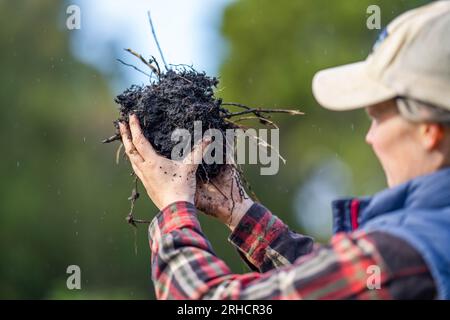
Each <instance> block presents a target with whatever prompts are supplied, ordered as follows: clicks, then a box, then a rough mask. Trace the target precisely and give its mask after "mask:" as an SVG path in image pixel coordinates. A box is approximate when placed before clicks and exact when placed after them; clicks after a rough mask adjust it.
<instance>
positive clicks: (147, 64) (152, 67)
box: [124, 48, 159, 77]
mask: <svg viewBox="0 0 450 320" xmlns="http://www.w3.org/2000/svg"><path fill="white" fill-rule="evenodd" d="M124 50H125V51H126V52H129V53H131V54H132V55H133V56H135V57H137V58H138V59H139V60H141V61H142V63H144V64H145V65H146V66H147V67H149V68H150V69H151V70H152V71H153V73H154V74H156V75H157V76H158V77H159V73H158V69H156V68H155V66H154V65H152V64H151V63H150V62H148V61H147V60H145V58H144V57H143V56H142V55H140V54H139V53H137V52H135V51H133V50H131V49H130V48H127V49H124Z"/></svg>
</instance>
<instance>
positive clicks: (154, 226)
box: [148, 201, 201, 252]
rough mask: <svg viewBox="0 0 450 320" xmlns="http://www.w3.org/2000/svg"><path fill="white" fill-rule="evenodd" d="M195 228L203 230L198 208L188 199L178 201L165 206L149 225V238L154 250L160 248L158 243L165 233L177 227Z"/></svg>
mask: <svg viewBox="0 0 450 320" xmlns="http://www.w3.org/2000/svg"><path fill="white" fill-rule="evenodd" d="M184 228H189V229H195V230H199V231H201V228H200V223H199V221H198V219H197V209H196V208H195V206H194V204H192V203H190V202H187V201H177V202H174V203H171V204H169V205H168V206H166V207H165V208H163V209H162V210H161V211H160V212H159V213H158V214H157V215H156V216H155V217H154V218H153V220H152V222H151V223H150V226H149V229H148V230H149V238H150V239H149V240H150V247H151V249H152V252H156V251H157V250H158V248H157V243H158V242H159V240H160V238H161V236H162V235H164V234H168V233H170V232H172V231H174V230H177V229H184Z"/></svg>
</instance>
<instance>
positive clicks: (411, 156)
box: [366, 100, 422, 187]
mask: <svg viewBox="0 0 450 320" xmlns="http://www.w3.org/2000/svg"><path fill="white" fill-rule="evenodd" d="M366 111H367V114H368V115H369V117H370V119H371V121H372V124H371V126H370V129H369V132H368V133H367V135H366V142H367V143H368V144H370V145H371V146H372V149H373V151H374V152H375V154H376V156H377V157H378V159H379V161H380V163H381V165H382V167H383V170H384V172H385V174H386V178H387V183H388V186H389V187H393V186H396V185H398V184H401V183H403V182H406V181H408V180H410V179H412V178H414V177H416V176H418V175H420V174H421V173H422V170H421V168H420V164H421V163H422V161H421V160H422V153H421V144H420V140H419V126H418V125H417V124H414V123H411V122H408V121H407V120H405V119H404V118H403V117H401V115H400V114H399V112H398V110H397V106H396V104H395V101H394V100H391V101H387V102H383V103H380V104H377V105H374V106H370V107H368V108H366Z"/></svg>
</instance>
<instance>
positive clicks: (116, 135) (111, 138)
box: [102, 133, 122, 143]
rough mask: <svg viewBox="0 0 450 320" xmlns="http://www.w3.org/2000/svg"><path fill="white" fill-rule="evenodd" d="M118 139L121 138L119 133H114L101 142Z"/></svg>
mask: <svg viewBox="0 0 450 320" xmlns="http://www.w3.org/2000/svg"><path fill="white" fill-rule="evenodd" d="M120 139H122V137H121V135H120V134H118V133H116V134H115V135H113V136H111V137H109V138H106V139H104V140H102V143H110V142H113V141H116V140H120Z"/></svg>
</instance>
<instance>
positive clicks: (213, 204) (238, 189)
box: [195, 164, 254, 230]
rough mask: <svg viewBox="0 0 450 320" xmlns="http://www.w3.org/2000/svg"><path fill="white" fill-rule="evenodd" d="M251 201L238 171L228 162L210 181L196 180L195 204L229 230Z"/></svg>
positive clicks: (232, 228) (236, 222)
mask: <svg viewBox="0 0 450 320" xmlns="http://www.w3.org/2000/svg"><path fill="white" fill-rule="evenodd" d="M253 203H254V202H253V200H252V199H250V197H249V196H248V195H247V193H246V192H245V190H244V188H243V186H242V185H241V183H240V179H239V175H238V172H237V171H236V169H235V168H233V167H232V166H231V165H229V164H227V165H225V167H224V168H223V170H222V171H221V172H220V173H219V175H217V176H216V177H214V178H213V179H211V180H210V181H207V182H204V183H202V182H201V181H197V190H196V194H195V206H196V207H197V208H198V209H199V210H201V211H203V212H204V213H205V214H207V215H209V216H213V217H215V218H217V219H218V220H219V221H221V222H222V223H224V224H226V225H227V226H228V227H229V228H230V229H231V230H234V228H235V227H236V226H237V225H238V223H239V221H240V220H241V218H242V217H243V216H244V215H245V213H246V212H247V211H248V209H250V207H251V206H252V205H253Z"/></svg>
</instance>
